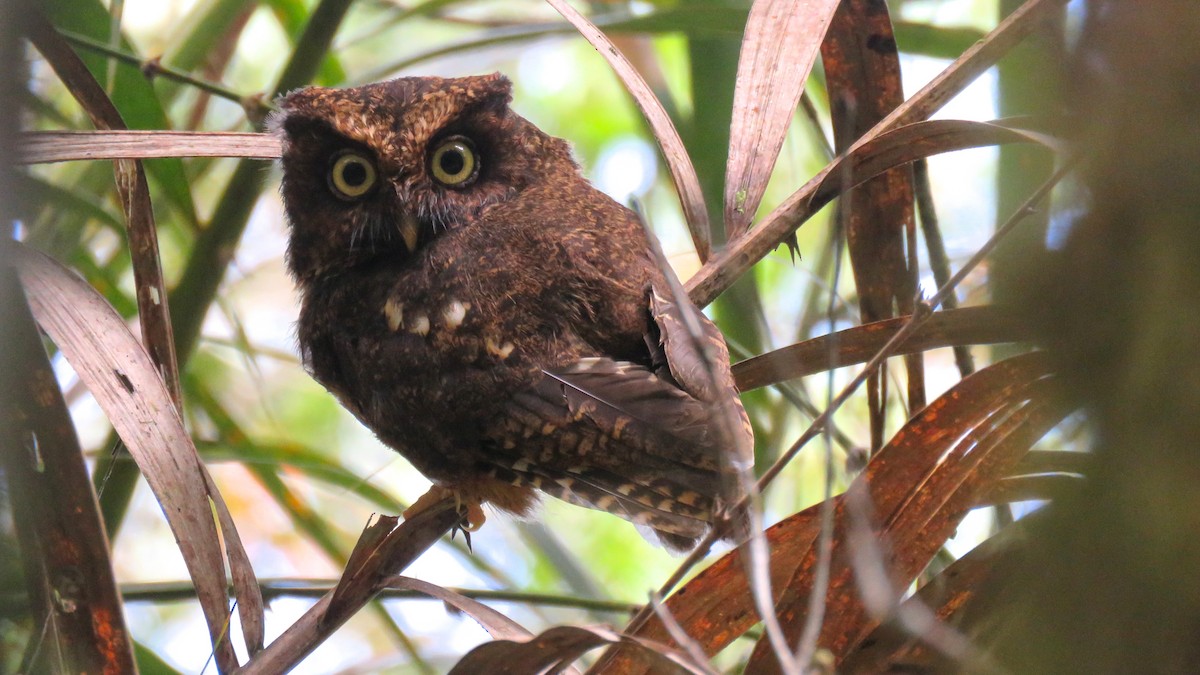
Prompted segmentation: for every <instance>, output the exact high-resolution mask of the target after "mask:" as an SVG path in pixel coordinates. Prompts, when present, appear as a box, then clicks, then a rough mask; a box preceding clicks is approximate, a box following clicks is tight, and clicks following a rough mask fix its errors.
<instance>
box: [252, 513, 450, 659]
mask: <svg viewBox="0 0 1200 675" xmlns="http://www.w3.org/2000/svg"><path fill="white" fill-rule="evenodd" d="M462 517H463V516H462V514H460V513H459V511H458V510H457V509H456V508H455V504H454V499H453V497H448V498H447V499H444V500H442V501H441V502H439V503H437V504H433V505H430V506H429V507H428V508H426V509H424V510H422V511H420V512H419V513H416V514H414V515H412V517H409V518H406V519H405V520H404V521H403V522H401V523H399V525H397V524H396V519H395V518H393V517H391V516H383V517H381V518H380V520H379V521H378V522H377V523H376V524H375V525H371V526H369V527H368V528H367V529H366V530H365V531H364V533H363V535H362V537H361V538H360V540H359V543H358V544H356V545H355V547H354V552H353V553H352V554H351V556H350V560H349V561H348V562H347V564H346V571H345V572H344V573H343V575H342V580H340V581H339V582H338V586H337V588H335V589H334V590H332V591H330V592H329V593H326V594H325V595H324V596H323V597H322V598H321V599H320V600H318V601H317V603H316V604H314V605H313V606H312V607H310V608H309V610H308V611H307V612H305V613H304V615H303V616H301V617H300V618H299V619H297V620H296V622H295V623H293V624H292V625H291V626H289V627H288V629H287V630H286V631H284V632H283V634H282V635H280V636H279V637H278V638H276V639H275V641H274V642H272V643H271V644H269V645H267V647H266V649H264V650H262V651H261V652H259V653H258V654H257V655H255V656H254V657H253V658H251V659H250V662H249V663H247V664H246V666H245V667H244V668H242V669H241V670H240V671H238V672H239V673H241V674H242V675H265V674H266V673H283V672H287V671H288V670H289V669H291V668H292V667H294V666H295V665H296V664H297V663H299V662H300V661H301V660H302V659H303V658H304V657H305V656H307V655H308V654H309V653H310V652H311V651H312V650H313V649H316V648H317V646H318V645H320V644H321V643H322V642H324V641H325V639H326V638H328V637H329V636H330V635H331V634H332V633H333V632H334V631H335V630H337V629H338V627H339V626H341V625H342V624H343V623H345V622H346V620H347V619H349V618H350V617H351V616H353V615H354V614H355V613H356V612H358V611H359V610H360V609H362V608H363V607H364V606H365V605H366V604H367V603H368V602H370V601H371V599H372V598H374V597H375V596H376V594H378V593H379V591H380V590H381V589H382V588H383V584H384V582H385V581H386V580H387V579H388V578H389V577H391V576H393V575H396V574H399V573H400V572H401V571H403V570H404V568H405V567H407V566H408V565H409V564H410V563H412V561H414V560H416V559H417V557H418V556H420V555H421V554H422V553H424V552H425V551H426V550H428V549H429V547H430V546H433V544H434V543H436V542H437V540H438V539H439V538H441V536H442V535H444V534H446V532H448V531H450V529H451V528H453V527H454V526H455V525H456V524H457V523H460V522H462Z"/></svg>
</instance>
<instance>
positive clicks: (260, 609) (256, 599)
mask: <svg viewBox="0 0 1200 675" xmlns="http://www.w3.org/2000/svg"><path fill="white" fill-rule="evenodd" d="M200 472H201V473H203V474H204V486H205V489H206V490H207V491H208V498H209V500H210V501H211V503H212V507H213V511H215V512H216V514H217V522H218V523H220V525H221V536H222V537H224V539H225V558H226V559H227V560H228V561H229V574H230V576H231V577H232V578H233V594H234V597H236V598H237V611H238V618H239V619H241V622H242V626H241V627H242V637H243V638H244V639H245V641H246V651H247V653H249V654H250V655H251V656H253V655H255V654H257V653H258V652H259V651H261V650H262V648H263V643H264V641H265V640H266V624H265V620H264V614H265V613H266V609H265V605H264V603H263V596H262V587H261V586H259V585H258V577H257V576H255V574H254V566H253V565H252V564H251V563H250V555H249V554H248V553H246V547H245V545H244V544H242V535H241V534H239V533H238V529H237V524H236V523H234V521H233V514H231V513H230V512H229V505H228V504H226V503H225V497H224V496H222V495H221V491H220V490H218V489H217V484H216V483H215V482H213V478H212V474H210V473H209V472H208V468H207V467H205V466H204V464H201V465H200Z"/></svg>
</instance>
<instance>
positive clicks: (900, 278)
mask: <svg viewBox="0 0 1200 675" xmlns="http://www.w3.org/2000/svg"><path fill="white" fill-rule="evenodd" d="M821 63H822V64H823V65H824V66H825V84H826V88H827V89H828V90H829V100H830V102H831V103H830V115H831V117H832V122H833V132H834V133H833V135H834V139H835V144H834V149H835V150H836V151H837V152H838V153H839V154H840V153H844V152H845V151H846V150H848V149H849V146H850V145H851V143H852V142H853V141H854V140H855V139H857V138H859V137H860V136H862V135H863V134H864V133H866V132H868V131H870V130H871V127H873V126H875V125H876V124H877V123H878V122H879V121H880V120H881V119H883V118H884V117H885V116H887V114H888V113H890V112H891V111H893V110H895V109H896V107H897V106H899V105H900V104H901V103H902V102H903V101H904V91H903V88H902V86H901V81H900V55H899V53H898V52H897V51H896V39H895V36H894V35H893V33H892V18H891V15H890V14H889V12H888V8H887V5H886V4H881V3H877V2H869V1H868V0H845V1H844V2H842V3H841V4H840V5H839V6H838V9H837V12H835V13H834V16H833V21H832V22H831V23H830V25H829V34H828V35H827V36H826V37H825V42H824V43H823V44H822V45H821ZM913 206H914V189H913V172H912V169H911V167H909V166H900V167H896V168H894V169H889V170H888V171H885V172H884V173H882V174H880V175H878V176H875V177H874V178H872V179H871V180H868V181H866V182H864V183H863V184H862V185H860V186H858V187H857V188H855V189H854V190H853V191H852V192H851V193H850V194H849V195H847V197H846V198H845V199H843V200H842V202H841V204H840V205H839V210H840V213H839V216H838V217H839V218H841V222H843V223H844V224H845V231H846V234H845V236H846V245H847V252H848V253H849V256H850V265H851V267H852V269H853V271H854V286H855V289H856V290H857V291H858V299H859V310H860V312H861V314H862V321H863V323H869V322H872V321H882V320H884V319H889V318H892V317H894V316H898V315H903V314H911V313H912V311H913V301H914V298H915V297H916V294H917V275H918V273H919V269H918V263H917V258H916V219H915V217H914V208H913ZM904 361H905V366H906V369H907V375H908V377H907V378H906V382H907V383H908V409H909V410H918V409H920V408H923V407H925V369H924V365H923V361H922V357H921V354H920V353H917V354H910V355H908V356H907V357H905V359H904ZM884 369H885V366H883V365H881V366H880V368H878V369H876V370H875V371H874V372H873V373H871V376H870V377H869V378H868V379H867V382H866V388H867V399H868V412H869V413H870V418H871V424H870V427H871V446H870V447H871V451H872V452H875V451H877V450H878V449H879V448H880V447H882V446H883V441H884V438H883V433H884V428H883V427H884V419H885V417H886V416H887V402H888V400H889V397H888V395H887V380H886V379H885V378H884V377H883V374H884Z"/></svg>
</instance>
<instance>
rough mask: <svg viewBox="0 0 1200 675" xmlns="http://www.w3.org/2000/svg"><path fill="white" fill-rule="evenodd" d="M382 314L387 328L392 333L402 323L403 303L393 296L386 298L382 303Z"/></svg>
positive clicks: (398, 328)
mask: <svg viewBox="0 0 1200 675" xmlns="http://www.w3.org/2000/svg"><path fill="white" fill-rule="evenodd" d="M383 316H384V317H385V318H386V319H387V325H388V330H390V331H392V332H393V333H394V332H396V331H398V330H400V327H401V326H403V325H404V303H403V302H397V301H396V299H395V298H388V301H387V302H385V303H384V304H383Z"/></svg>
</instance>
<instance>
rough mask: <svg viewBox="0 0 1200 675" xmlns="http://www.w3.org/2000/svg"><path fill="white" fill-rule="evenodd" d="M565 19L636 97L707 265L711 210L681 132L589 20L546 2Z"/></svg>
mask: <svg viewBox="0 0 1200 675" xmlns="http://www.w3.org/2000/svg"><path fill="white" fill-rule="evenodd" d="M546 2H548V3H549V4H550V6H551V7H553V8H554V9H555V10H557V11H558V13H559V14H562V16H563V18H565V19H566V20H567V21H569V22H571V25H572V26H575V28H576V29H577V30H578V31H579V33H580V35H582V36H583V37H584V39H586V40H587V41H588V42H589V43H591V45H592V46H593V47H595V48H596V51H598V52H600V55H601V56H603V57H604V60H605V61H608V65H610V66H612V69H613V71H614V72H615V73H616V74H617V77H619V78H621V82H622V83H624V85H625V88H626V89H627V90H628V91H629V93H630V95H631V96H633V100H634V102H635V103H637V106H638V109H639V110H641V111H642V116H643V117H645V118H646V123H647V124H649V125H650V129H651V130H652V131H653V132H654V138H655V139H656V140H657V141H658V146H659V148H661V149H662V153H663V157H664V158H665V159H666V161H667V169H668V170H669V171H670V172H671V180H672V181H674V182H675V190H676V191H677V192H678V193H679V202H680V204H682V206H683V216H684V220H686V221H687V225H688V231H689V232H690V233H691V235H692V244H693V245H694V246H695V247H696V255H698V256H699V257H700V260H701V261H706V260H708V258H709V255H710V254H711V252H712V239H711V234H710V228H709V223H708V208H707V207H706V206H705V204H704V192H703V191H702V190H701V189H700V179H699V178H698V177H697V176H696V168H695V167H694V166H692V160H691V157H689V156H688V154H687V149H686V148H684V146H683V140H682V139H680V138H679V132H678V131H676V130H675V125H674V124H673V123H672V122H671V118H670V116H668V115H667V111H666V110H664V109H663V106H662V102H660V101H659V100H658V98H657V97H656V96H655V95H654V92H653V91H651V90H650V86H649V85H647V84H646V81H645V80H644V79H642V76H641V75H640V74H638V72H637V70H636V69H635V68H634V67H633V65H632V64H630V63H629V59H626V58H625V56H624V55H622V54H621V52H620V50H618V49H617V47H616V45H614V44H613V43H612V40H609V39H608V37H606V36H605V35H604V33H602V32H601V31H600V29H599V28H597V27H596V26H595V25H594V24H593V23H592V22H591V21H588V19H587V17H585V16H583V15H582V14H580V13H579V12H577V11H575V9H574V8H573V7H571V6H570V5H568V4H567V3H566V1H565V0H546Z"/></svg>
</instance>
